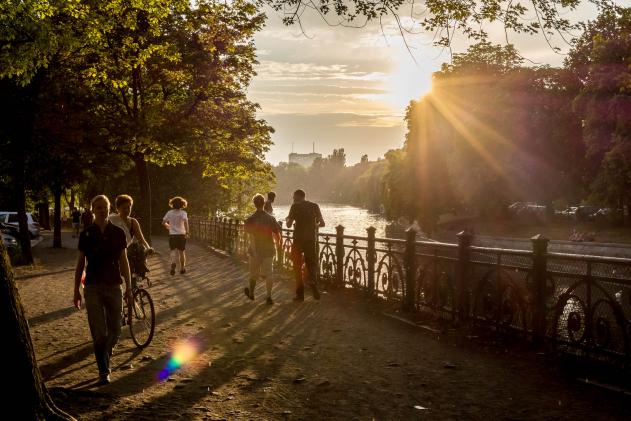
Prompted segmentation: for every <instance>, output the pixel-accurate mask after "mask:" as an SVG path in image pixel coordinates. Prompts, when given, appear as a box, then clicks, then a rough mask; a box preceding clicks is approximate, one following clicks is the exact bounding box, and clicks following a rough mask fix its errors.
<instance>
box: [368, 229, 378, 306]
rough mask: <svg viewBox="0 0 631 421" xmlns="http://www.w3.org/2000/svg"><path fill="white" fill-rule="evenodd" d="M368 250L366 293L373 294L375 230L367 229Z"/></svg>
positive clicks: (375, 254)
mask: <svg viewBox="0 0 631 421" xmlns="http://www.w3.org/2000/svg"><path fill="white" fill-rule="evenodd" d="M366 231H367V232H368V250H367V251H366V262H367V264H368V292H370V293H371V294H374V293H375V264H376V260H377V252H376V251H375V232H376V231H377V228H375V227H368V228H366Z"/></svg>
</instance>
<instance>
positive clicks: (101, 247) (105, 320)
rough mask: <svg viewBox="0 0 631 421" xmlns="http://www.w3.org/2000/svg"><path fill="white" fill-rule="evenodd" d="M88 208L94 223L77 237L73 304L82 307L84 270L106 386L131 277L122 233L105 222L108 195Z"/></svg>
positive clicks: (98, 361) (92, 328)
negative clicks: (90, 208) (92, 214)
mask: <svg viewBox="0 0 631 421" xmlns="http://www.w3.org/2000/svg"><path fill="white" fill-rule="evenodd" d="M91 206H92V211H93V212H94V223H93V224H91V225H90V226H88V227H87V228H86V229H85V230H84V231H83V232H82V233H81V235H80V236H79V259H78V260H77V267H76V269H75V282H74V298H73V302H74V305H75V307H77V309H80V308H81V301H82V297H81V291H80V288H81V277H82V275H83V271H84V269H85V273H86V275H85V282H84V289H83V295H84V299H85V307H86V310H87V312H88V323H89V325H90V333H91V334H92V344H93V346H94V356H95V357H96V364H97V366H98V369H99V384H108V383H109V382H110V372H111V370H110V359H111V357H112V351H113V350H114V347H115V346H116V343H117V342H118V338H119V337H120V333H121V325H122V319H121V314H122V310H123V295H122V293H121V284H122V283H123V279H124V280H125V300H129V299H131V277H130V274H129V262H128V261H127V253H126V247H127V240H126V238H125V232H124V231H123V230H122V229H121V228H119V227H117V226H116V225H114V224H112V223H111V222H110V221H109V220H108V215H109V209H110V201H109V200H108V198H107V196H104V195H99V196H96V197H95V198H94V199H92V205H91ZM86 261H87V267H86V265H85V263H86ZM121 274H122V276H121Z"/></svg>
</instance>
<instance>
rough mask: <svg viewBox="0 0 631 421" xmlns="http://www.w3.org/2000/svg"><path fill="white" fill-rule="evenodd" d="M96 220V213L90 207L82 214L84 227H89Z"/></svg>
mask: <svg viewBox="0 0 631 421" xmlns="http://www.w3.org/2000/svg"><path fill="white" fill-rule="evenodd" d="M93 221H94V214H92V211H91V210H90V209H86V210H85V211H84V212H83V214H82V215H81V223H82V224H83V226H84V227H86V228H87V227H88V226H89V225H90V224H91V223H92V222H93Z"/></svg>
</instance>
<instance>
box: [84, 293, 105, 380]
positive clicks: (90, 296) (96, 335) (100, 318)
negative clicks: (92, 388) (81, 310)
mask: <svg viewBox="0 0 631 421" xmlns="http://www.w3.org/2000/svg"><path fill="white" fill-rule="evenodd" d="M83 295H84V297H85V308H86V310H87V313H88V324H89V325H90V333H91V334H92V344H93V345H94V357H95V358H96V365H97V367H98V369H99V377H100V378H101V379H103V378H105V377H106V376H107V375H109V374H110V373H109V364H108V362H107V361H108V357H107V325H106V321H105V309H104V305H103V299H102V297H101V294H100V291H99V289H98V288H97V287H96V286H94V285H88V286H86V287H85V288H84V290H83Z"/></svg>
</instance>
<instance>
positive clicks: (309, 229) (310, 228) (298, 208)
mask: <svg viewBox="0 0 631 421" xmlns="http://www.w3.org/2000/svg"><path fill="white" fill-rule="evenodd" d="M287 218H289V219H293V220H294V221H295V226H294V241H315V240H316V226H317V225H316V221H322V220H323V219H322V212H320V206H318V205H317V203H313V202H309V201H308V200H305V201H303V202H300V203H294V204H293V205H291V208H290V209H289V216H287Z"/></svg>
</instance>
